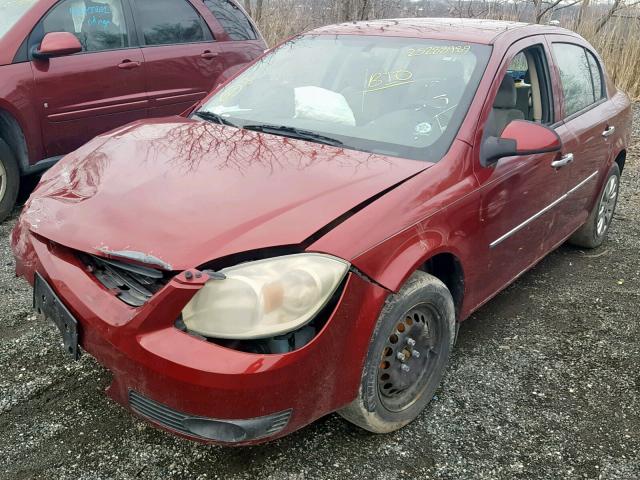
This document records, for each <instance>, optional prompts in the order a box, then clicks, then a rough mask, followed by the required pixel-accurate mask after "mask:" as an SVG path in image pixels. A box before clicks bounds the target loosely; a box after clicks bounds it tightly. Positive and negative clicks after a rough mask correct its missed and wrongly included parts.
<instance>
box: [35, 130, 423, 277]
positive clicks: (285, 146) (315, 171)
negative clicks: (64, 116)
mask: <svg viewBox="0 0 640 480" xmlns="http://www.w3.org/2000/svg"><path fill="white" fill-rule="evenodd" d="M429 165H430V164H428V163H426V162H417V161H411V160H402V159H390V158H388V157H384V156H378V155H371V154H366V153H362V152H356V151H351V150H345V149H340V148H335V147H330V146H325V145H319V144H316V143H310V142H304V141H299V140H293V139H289V138H284V137H278V136H273V135H265V134H260V133H256V132H249V131H246V130H238V129H234V128H229V127H223V126H219V125H213V124H210V123H205V122H200V121H194V120H187V119H183V118H171V119H164V120H156V121H147V122H140V123H135V124H132V125H129V126H127V127H124V128H122V129H120V130H117V131H114V132H111V133H110V134H108V135H103V136H101V137H98V138H96V139H95V140H93V141H92V142H90V143H88V144H87V145H85V146H84V147H82V148H80V149H79V150H77V151H76V152H74V153H72V154H70V155H68V156H67V157H66V158H64V159H63V160H62V161H61V162H59V163H58V164H57V165H56V166H55V167H53V168H52V169H51V170H50V171H49V172H47V173H46V174H45V176H44V177H43V179H42V182H41V183H40V185H39V186H38V188H37V189H36V191H35V192H34V193H33V195H32V197H31V198H30V200H29V202H28V203H27V206H26V208H25V212H24V214H23V222H25V224H26V226H27V227H28V228H29V229H30V230H31V231H33V232H34V233H37V234H39V235H41V236H43V237H45V238H48V239H50V240H52V241H54V242H57V243H59V244H62V245H65V246H68V247H70V248H74V249H77V250H80V251H84V252H88V253H98V254H99V253H100V252H135V253H132V254H131V255H133V256H138V257H139V259H147V260H148V261H151V262H155V263H157V264H159V265H164V266H165V267H166V268H171V269H174V270H181V269H186V268H192V267H195V266H198V265H202V264H203V263H206V262H208V261H211V260H214V259H216V258H220V257H223V256H226V255H230V254H234V253H239V252H243V251H249V250H255V249H259V248H265V247H273V246H281V245H294V244H301V243H303V242H304V241H305V239H308V238H309V237H310V236H312V235H313V234H314V233H316V232H318V231H319V230H321V229H322V228H323V227H325V226H326V225H327V224H329V223H330V222H332V221H333V220H335V219H337V218H338V217H340V216H342V215H344V214H345V213H347V212H349V211H350V210H352V209H354V208H355V207H358V206H359V205H361V204H362V203H363V202H366V201H368V200H369V199H371V198H372V197H374V196H376V195H378V194H380V193H381V192H383V191H384V190H386V189H389V188H391V187H393V186H394V185H397V184H398V183H400V182H402V181H403V180H405V179H407V178H409V177H411V176H413V175H415V174H416V173H418V172H420V171H421V170H424V169H426V168H427V167H428V166H429Z"/></svg>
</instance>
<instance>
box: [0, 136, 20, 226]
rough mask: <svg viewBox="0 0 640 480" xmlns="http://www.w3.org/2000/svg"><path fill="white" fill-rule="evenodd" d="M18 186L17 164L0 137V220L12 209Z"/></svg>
mask: <svg viewBox="0 0 640 480" xmlns="http://www.w3.org/2000/svg"><path fill="white" fill-rule="evenodd" d="M19 186H20V172H19V171H18V164H17V163H16V160H15V157H14V156H13V152H12V151H11V149H10V148H9V146H8V145H7V144H6V143H5V142H4V141H3V140H2V139H0V222H2V221H3V220H4V219H5V218H7V216H8V215H9V214H10V213H11V211H12V210H13V207H14V205H15V203H16V198H17V197H18V187H19Z"/></svg>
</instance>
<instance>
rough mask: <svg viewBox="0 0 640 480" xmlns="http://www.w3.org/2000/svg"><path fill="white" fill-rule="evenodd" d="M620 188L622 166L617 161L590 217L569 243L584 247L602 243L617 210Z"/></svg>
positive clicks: (593, 246)
mask: <svg viewBox="0 0 640 480" xmlns="http://www.w3.org/2000/svg"><path fill="white" fill-rule="evenodd" d="M619 189H620V168H619V167H618V164H617V163H614V164H613V166H612V167H611V169H610V170H609V174H608V175H607V179H606V180H605V182H604V187H603V189H602V192H601V193H600V196H599V197H598V201H597V202H596V204H595V206H594V207H593V210H592V211H591V213H590V214H589V218H587V221H586V223H585V224H584V225H583V226H582V227H580V229H579V230H578V231H577V232H576V233H574V234H573V235H572V236H571V238H570V239H569V243H571V244H573V245H576V246H578V247H583V248H596V247H599V246H600V245H602V242H604V240H605V238H606V236H607V232H608V231H609V227H610V226H611V221H612V220H613V214H614V213H615V211H616V206H617V204H618V192H619Z"/></svg>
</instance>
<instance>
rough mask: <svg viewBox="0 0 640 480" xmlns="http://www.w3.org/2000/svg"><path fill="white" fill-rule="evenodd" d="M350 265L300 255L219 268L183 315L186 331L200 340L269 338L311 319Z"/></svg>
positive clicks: (316, 255)
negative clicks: (218, 274)
mask: <svg viewBox="0 0 640 480" xmlns="http://www.w3.org/2000/svg"><path fill="white" fill-rule="evenodd" d="M348 270H349V263H348V262H345V261H344V260H341V259H339V258H335V257H332V256H329V255H322V254H317V253H302V254H298V255H287V256H283V257H276V258H270V259H267V260H259V261H257V262H249V263H243V264H241V265H237V266H235V267H230V268H225V269H224V270H221V273H224V274H225V276H226V277H227V278H226V279H225V280H211V281H209V282H207V284H206V285H205V286H204V287H203V288H202V289H201V290H200V291H199V292H198V293H197V294H196V295H195V296H194V297H193V299H191V301H190V302H189V304H188V305H187V306H186V307H185V308H184V310H183V311H182V319H183V320H184V323H185V324H186V326H187V328H188V329H189V330H190V331H192V332H195V333H198V334H200V335H203V336H205V337H212V338H227V339H236V340H245V339H256V338H268V337H274V336H276V335H281V334H283V333H287V332H291V331H293V330H296V329H298V328H300V327H302V326H303V325H305V324H306V323H307V322H309V321H311V320H312V319H313V317H314V315H316V314H317V313H318V312H319V311H320V310H321V309H322V307H324V306H325V305H326V303H327V302H328V301H329V299H330V298H331V295H333V293H334V292H335V290H336V288H338V286H339V285H340V283H341V282H342V279H343V278H344V277H345V275H346V274H347V271H348Z"/></svg>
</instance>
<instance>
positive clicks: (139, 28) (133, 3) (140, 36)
mask: <svg viewBox="0 0 640 480" xmlns="http://www.w3.org/2000/svg"><path fill="white" fill-rule="evenodd" d="M128 1H129V0H128ZM178 1H182V2H184V3H186V4H187V5H188V6H189V7H190V8H191V9H192V10H193V11H194V13H195V14H196V15H197V16H198V18H199V19H200V26H201V28H202V33H203V34H204V36H205V38H204V39H203V40H197V41H195V42H179V43H155V44H147V42H146V40H145V38H144V30H143V28H142V26H141V25H142V24H141V23H140V22H138V19H139V17H140V16H141V14H140V12H139V11H138V4H137V1H136V0H130V2H131V10H132V13H133V19H134V24H135V29H136V33H137V39H138V43H139V45H140V48H159V47H171V46H176V45H197V44H199V43H213V42H217V41H218V40H217V39H216V36H215V35H214V34H213V31H212V30H211V27H209V24H208V23H207V21H206V20H205V19H204V17H203V16H202V14H201V13H200V12H199V11H198V9H197V8H196V6H195V5H194V4H193V3H192V2H191V0H178ZM203 4H204V2H203ZM207 33H208V37H209V38H206V37H207Z"/></svg>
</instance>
